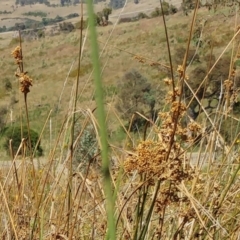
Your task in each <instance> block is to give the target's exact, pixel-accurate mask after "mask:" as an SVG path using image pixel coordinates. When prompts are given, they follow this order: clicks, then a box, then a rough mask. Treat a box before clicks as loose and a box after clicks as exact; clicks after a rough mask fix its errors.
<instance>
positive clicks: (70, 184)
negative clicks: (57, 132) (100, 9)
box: [67, 3, 83, 239]
mask: <svg viewBox="0 0 240 240" xmlns="http://www.w3.org/2000/svg"><path fill="white" fill-rule="evenodd" d="M82 29H83V3H82V4H81V31H80V41H79V52H78V71H77V78H76V89H75V95H74V103H73V104H74V105H73V113H72V114H73V115H72V123H71V136H70V146H69V149H70V159H69V160H70V161H69V179H68V213H69V214H68V221H67V228H68V231H67V232H68V236H69V239H71V238H72V234H73V231H70V222H71V221H72V217H73V215H72V210H73V208H72V176H73V169H72V165H73V153H74V147H73V144H74V132H75V119H76V109H77V100H78V88H79V78H80V68H81V56H82V42H83V41H82V40H83V34H82Z"/></svg>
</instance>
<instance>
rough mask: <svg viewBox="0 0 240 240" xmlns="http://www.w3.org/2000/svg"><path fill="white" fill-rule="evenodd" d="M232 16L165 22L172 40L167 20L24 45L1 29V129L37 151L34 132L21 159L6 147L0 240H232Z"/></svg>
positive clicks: (235, 32)
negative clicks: (150, 109) (22, 129)
mask: <svg viewBox="0 0 240 240" xmlns="http://www.w3.org/2000/svg"><path fill="white" fill-rule="evenodd" d="M0 3H1V2H0ZM69 11H70V10H69ZM84 11H85V10H84ZM237 14H238V13H237V12H236V13H235V14H233V13H232V12H231V11H229V8H227V7H223V6H220V5H219V6H218V8H217V9H216V11H214V9H211V10H210V11H209V10H207V9H206V8H199V9H198V10H197V11H196V15H195V12H194V11H191V12H190V13H189V14H188V16H186V15H185V14H183V12H181V11H180V12H178V13H176V14H174V15H168V16H165V20H166V29H167V34H168V38H166V34H165V31H166V29H165V25H164V19H163V18H162V17H156V18H151V19H142V20H139V21H135V22H129V23H121V24H117V25H108V26H106V27H96V28H95V27H93V26H91V27H90V30H89V29H88V30H86V29H85V30H83V31H82V32H80V30H79V29H77V30H75V31H73V32H70V33H60V34H58V35H52V36H51V35H50V34H46V36H45V38H40V39H38V40H31V41H27V40H23V42H21V41H20V42H19V39H18V38H12V37H11V35H9V34H8V33H3V34H0V52H1V55H0V76H1V80H2V81H1V84H0V110H1V113H2V116H4V121H3V120H1V122H0V123H1V124H2V125H4V123H6V126H9V125H12V126H19V125H20V126H21V125H24V126H25V125H28V126H27V128H28V129H29V128H31V129H34V130H36V131H37V132H38V133H39V135H40V138H41V139H40V140H41V141H40V142H41V146H42V148H43V151H44V156H43V157H42V158H40V160H39V159H34V156H35V155H34V154H33V151H34V149H32V148H34V146H31V145H30V144H29V142H30V139H29V138H30V136H28V137H24V139H23V140H22V142H21V144H20V147H19V149H18V150H19V152H21V155H18V154H16V155H15V156H14V154H15V153H16V152H15V153H14V152H13V151H12V149H11V145H10V150H9V151H10V153H11V152H12V156H11V154H10V156H9V155H7V154H6V153H5V151H3V150H2V154H1V155H2V156H1V159H2V160H12V161H2V162H3V165H2V166H5V167H2V168H1V171H0V190H1V191H0V193H1V194H0V198H1V201H2V202H3V203H4V204H3V205H2V206H1V207H0V218H1V220H2V222H4V225H2V226H0V229H1V230H0V233H1V234H2V235H1V237H2V238H3V239H5V238H6V239H12V238H14V239H21V237H25V239H102V238H106V239H113V240H114V239H139V240H140V239H237V237H238V229H239V224H240V221H239V216H240V215H239V213H240V212H239V207H238V206H239V200H240V198H239V191H238V189H239V185H238V184H239V180H238V176H239V169H240V167H239V144H238V143H239V119H238V118H239V110H238V93H239V86H240V81H239V73H238V72H239V65H240V64H239V60H238V59H239V54H240V52H239V31H240V30H239V28H238V27H237V26H238V25H239V19H238V18H237ZM52 16H53V15H52ZM192 22H193V25H191V23H192ZM191 26H192V27H191ZM95 30H96V31H97V37H94V38H92V40H91V38H90V36H94V35H93V34H94V33H95V32H94V31H95ZM89 31H91V33H90V32H89ZM233 36H234V38H233ZM80 43H82V45H81V46H82V52H81V56H80V53H79V44H80ZM96 43H97V44H98V46H99V52H98V50H97V49H96V48H95V47H96V46H95V45H94V44H96ZM19 44H21V46H22V48H20V50H19V48H16V47H17V46H18V45H19ZM168 46H169V48H168ZM14 49H15V51H14V56H15V59H14V58H13V57H12V56H11V52H12V51H13V50H14ZM21 51H22V52H21ZM169 52H170V56H171V58H170V59H169ZM91 54H92V55H94V54H95V57H91ZM97 54H99V56H100V57H99V59H98V56H97ZM22 56H23V58H21V57H22ZM16 60H17V64H16V63H15V61H16ZM171 63H172V66H171ZM18 67H19V69H20V73H18V74H17V76H14V74H15V72H16V71H17V68H18ZM132 69H135V70H132ZM98 70H99V71H98ZM25 71H26V72H27V73H26V72H25ZM136 72H137V73H136ZM133 73H136V74H135V76H137V77H136V78H137V79H138V81H139V82H137V83H136V84H135V85H134V84H133V83H132V82H134V81H135V79H134V80H133V78H132V75H134V74H133ZM28 76H30V77H31V78H32V85H33V86H31V87H30V92H29V93H27V94H25V95H24V93H23V92H24V91H25V93H26V88H28V85H26V84H29V82H28V81H29V79H28ZM78 76H79V78H78ZM99 79H100V80H101V82H100V83H101V84H102V88H101V86H99V82H98V81H97V80H99ZM129 79H130V84H128V85H127V84H126V85H124V84H125V83H126V82H127V81H128V80H129ZM19 80H20V81H19ZM140 80H141V81H142V82H143V83H142V86H140ZM78 81H79V82H78ZM144 81H145V82H144ZM138 83H139V84H138ZM24 84H25V85H24ZM76 84H78V85H79V86H78V91H76ZM20 86H21V88H22V89H23V92H21V91H20V90H19V87H20ZM26 86H27V87H26ZM123 86H125V88H129V89H124V88H123ZM126 86H127V87H126ZM132 86H133V87H132ZM130 87H132V88H130ZM150 88H151V90H152V92H154V93H155V95H154V99H153V100H154V113H156V114H157V115H156V118H154V117H152V118H151V117H149V116H148V115H147V114H145V113H147V111H146V108H147V107H146V105H147V106H149V105H151V103H152V102H151V101H150V100H152V98H151V97H152V95H150V93H152V92H151V91H150V90H149V89H150ZM27 90H28V89H27ZM132 92H134V94H133V95H132ZM146 94H149V95H150V96H149V95H146ZM101 95H102V96H101ZM24 96H27V99H26V98H24ZM146 96H147V97H146ZM121 97H122V99H121ZM141 97H142V98H143V100H142V102H141V99H140V98H141ZM220 97H222V99H221V101H219V98H220ZM24 100H26V101H24ZM102 101H103V102H102ZM149 101H150V103H149ZM119 102H120V103H124V105H125V106H123V107H125V109H126V112H125V113H124V112H120V110H119V109H120V108H119V107H118V104H117V103H119ZM143 103H144V104H145V105H144V104H143ZM101 104H103V105H101ZM133 105H134V106H135V107H136V106H137V107H136V109H137V110H136V111H135V113H136V112H138V113H136V115H135V118H131V116H130V117H129V119H126V118H124V116H126V115H127V113H128V111H130V112H131V108H133V107H132V106H133ZM101 107H104V109H105V111H106V114H105V115H104V111H103V109H102V111H101ZM128 107H129V108H128ZM140 110H142V111H140ZM189 110H191V111H192V112H189ZM194 114H197V116H196V117H194V116H193V115H194ZM139 116H140V117H139ZM136 119H137V120H139V119H144V120H145V122H144V124H143V125H141V127H139V128H137V129H135V131H131V123H134V121H135V120H136ZM139 121H140V120H139ZM147 123H148V124H147ZM139 126H140V124H139ZM13 129H14V128H13ZM29 130H30V129H29ZM29 133H30V131H29ZM1 136H2V137H1V141H2V142H4V141H5V139H4V131H2V133H1ZM192 151H194V153H193V152H192ZM4 162H8V164H7V165H4Z"/></svg>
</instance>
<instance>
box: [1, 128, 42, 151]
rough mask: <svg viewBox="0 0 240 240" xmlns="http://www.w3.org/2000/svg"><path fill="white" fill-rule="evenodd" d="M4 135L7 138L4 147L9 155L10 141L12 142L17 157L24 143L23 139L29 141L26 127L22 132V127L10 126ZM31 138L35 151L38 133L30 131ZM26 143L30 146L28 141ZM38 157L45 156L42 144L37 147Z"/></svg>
mask: <svg viewBox="0 0 240 240" xmlns="http://www.w3.org/2000/svg"><path fill="white" fill-rule="evenodd" d="M21 132H22V133H21ZM3 135H4V137H5V142H4V145H3V146H4V149H5V150H6V151H7V152H8V153H9V141H10V140H12V148H13V152H14V155H15V154H16V152H17V150H18V148H19V146H20V144H21V142H22V138H25V139H26V140H27V139H28V129H27V127H26V126H24V127H23V129H22V131H21V127H20V126H10V127H7V128H6V129H5V130H4V132H3ZM30 138H31V147H32V151H33V150H34V149H35V147H36V144H37V142H38V139H39V135H38V133H37V132H36V131H34V130H32V129H30ZM26 143H27V145H28V141H26ZM27 151H29V146H27ZM36 155H37V156H42V155H43V149H42V147H41V146H40V143H39V144H38V146H37V151H36Z"/></svg>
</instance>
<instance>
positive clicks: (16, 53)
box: [12, 46, 22, 65]
mask: <svg viewBox="0 0 240 240" xmlns="http://www.w3.org/2000/svg"><path fill="white" fill-rule="evenodd" d="M12 56H13V57H14V58H15V59H16V64H18V65H19V64H20V63H21V62H22V51H21V47H20V46H17V47H16V48H15V49H14V50H13V51H12Z"/></svg>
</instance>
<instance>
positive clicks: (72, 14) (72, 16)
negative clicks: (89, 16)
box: [66, 13, 79, 19]
mask: <svg viewBox="0 0 240 240" xmlns="http://www.w3.org/2000/svg"><path fill="white" fill-rule="evenodd" d="M76 17H79V14H78V13H71V14H69V15H67V16H66V18H67V19H70V18H76Z"/></svg>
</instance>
